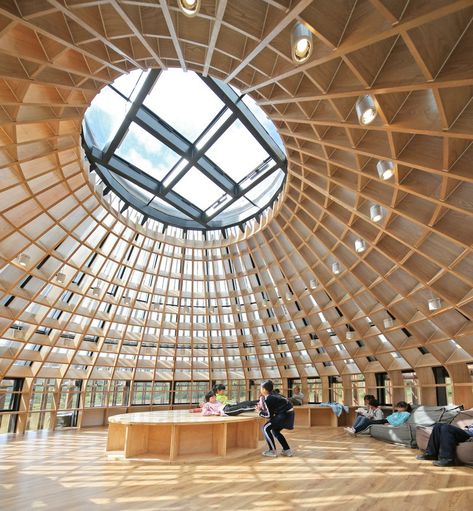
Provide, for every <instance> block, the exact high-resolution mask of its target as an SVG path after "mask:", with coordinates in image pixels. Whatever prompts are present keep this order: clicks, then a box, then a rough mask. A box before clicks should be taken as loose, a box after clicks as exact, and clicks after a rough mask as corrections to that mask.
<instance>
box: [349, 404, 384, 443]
mask: <svg viewBox="0 0 473 511" xmlns="http://www.w3.org/2000/svg"><path fill="white" fill-rule="evenodd" d="M364 402H365V407H366V408H357V409H356V413H357V417H356V419H355V422H354V423H353V426H352V427H351V428H345V431H347V432H348V433H351V434H354V433H357V432H359V431H361V429H359V428H360V427H361V426H362V425H363V424H365V423H366V422H367V421H370V420H383V419H384V413H383V410H381V408H380V407H379V403H378V401H377V400H376V398H375V397H374V396H373V395H372V394H366V396H365V397H364ZM362 429H364V428H362Z"/></svg>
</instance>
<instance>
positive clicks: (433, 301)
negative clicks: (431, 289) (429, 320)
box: [428, 298, 442, 311]
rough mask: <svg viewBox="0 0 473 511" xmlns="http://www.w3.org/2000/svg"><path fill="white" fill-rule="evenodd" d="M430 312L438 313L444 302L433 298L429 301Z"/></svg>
mask: <svg viewBox="0 0 473 511" xmlns="http://www.w3.org/2000/svg"><path fill="white" fill-rule="evenodd" d="M428 305H429V311H436V310H438V309H440V308H441V307H442V301H441V300H440V298H431V299H430V300H429V301H428Z"/></svg>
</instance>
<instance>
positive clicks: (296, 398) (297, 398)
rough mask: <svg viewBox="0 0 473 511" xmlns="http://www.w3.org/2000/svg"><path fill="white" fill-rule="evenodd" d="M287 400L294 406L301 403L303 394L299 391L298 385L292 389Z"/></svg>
mask: <svg viewBox="0 0 473 511" xmlns="http://www.w3.org/2000/svg"><path fill="white" fill-rule="evenodd" d="M289 401H290V402H291V403H292V404H293V405H294V406H301V405H302V402H303V401H304V394H303V393H302V392H301V388H300V387H299V386H298V385H296V386H295V387H294V388H293V389H292V396H291V397H290V398H289Z"/></svg>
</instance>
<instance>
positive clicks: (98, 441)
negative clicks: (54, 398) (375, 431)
mask: <svg viewBox="0 0 473 511" xmlns="http://www.w3.org/2000/svg"><path fill="white" fill-rule="evenodd" d="M106 436H107V432H106V430H105V429H100V430H99V429H94V430H84V431H81V432H76V431H68V432H57V433H52V434H49V435H48V434H35V435H28V436H26V437H24V438H20V439H15V440H13V441H4V442H3V443H1V444H0V509H2V511H15V510H22V511H24V510H27V509H45V510H48V511H49V510H59V509H67V510H70V511H82V510H84V511H108V510H140V511H145V510H146V511H148V510H150V511H151V510H153V511H154V510H159V511H167V510H169V511H171V510H172V511H189V510H199V511H208V510H217V511H220V510H245V511H250V510H257V511H293V510H307V511H312V510H319V509H320V510H325V509H327V510H337V511H338V510H343V511H351V510H364V511H366V510H369V511H376V510H386V511H387V510H392V509H399V510H401V511H406V510H422V511H429V510H431V511H439V510H440V511H467V510H469V511H471V509H473V507H472V503H473V470H472V469H471V468H467V467H452V468H443V469H442V468H437V467H434V466H432V464H431V463H430V462H420V461H416V460H415V455H416V453H417V452H418V451H416V450H412V449H407V448H404V447H399V446H394V445H389V444H385V443H382V442H378V441H377V440H374V439H372V438H369V437H360V438H352V437H349V436H347V435H346V433H344V431H343V429H342V428H315V429H314V428H313V429H310V430H308V429H307V430H304V429H299V430H298V431H294V432H291V433H290V434H288V438H289V441H290V443H291V445H292V446H293V447H294V448H295V450H296V451H297V456H295V457H294V458H283V457H279V458H277V459H269V458H263V457H261V456H260V455H257V454H254V455H251V456H248V457H246V458H242V459H238V460H229V461H224V462H214V463H205V464H202V463H197V464H188V465H165V464H157V463H152V462H149V463H131V462H128V463H127V462H120V461H111V460H108V459H107V457H106V454H105V442H106Z"/></svg>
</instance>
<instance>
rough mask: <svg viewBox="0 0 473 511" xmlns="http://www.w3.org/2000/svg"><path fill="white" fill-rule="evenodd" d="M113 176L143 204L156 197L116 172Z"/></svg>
mask: <svg viewBox="0 0 473 511" xmlns="http://www.w3.org/2000/svg"><path fill="white" fill-rule="evenodd" d="M112 175H113V178H114V179H116V180H117V181H118V182H119V183H120V184H121V185H123V186H124V187H125V188H126V189H127V190H128V191H133V192H134V195H135V197H138V198H140V199H141V200H142V201H143V202H145V203H147V202H149V201H150V200H151V199H152V198H153V197H154V195H153V194H151V193H149V192H148V191H147V190H144V189H143V188H141V186H138V185H136V184H135V183H132V182H131V181H129V180H128V179H125V178H124V177H122V176H119V175H118V174H115V173H114V172H112Z"/></svg>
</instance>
